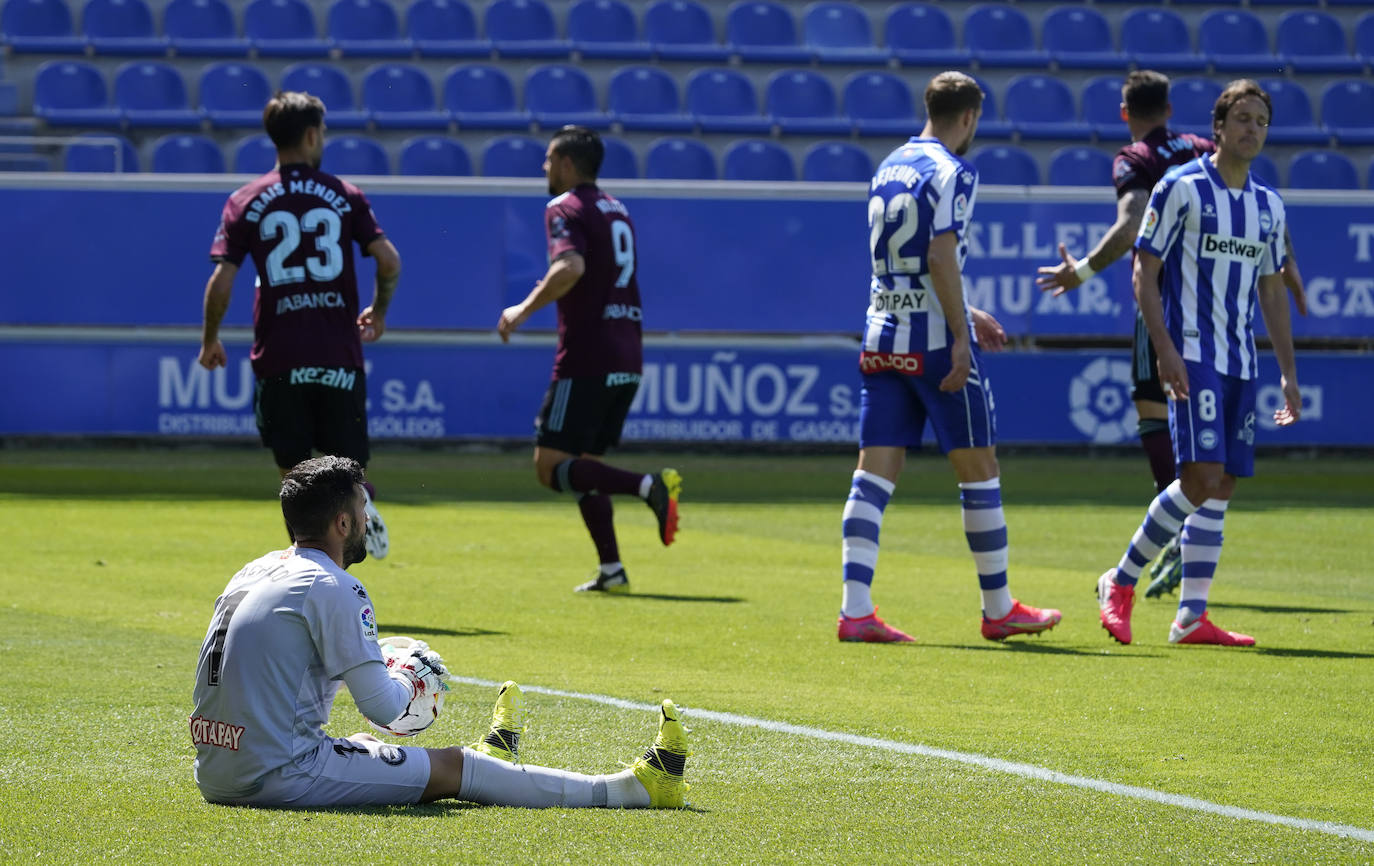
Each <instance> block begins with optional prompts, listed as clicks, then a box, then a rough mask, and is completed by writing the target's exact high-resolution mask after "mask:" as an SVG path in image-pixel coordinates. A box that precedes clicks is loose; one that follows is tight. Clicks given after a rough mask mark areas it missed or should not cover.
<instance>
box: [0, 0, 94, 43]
mask: <svg viewBox="0 0 1374 866" xmlns="http://www.w3.org/2000/svg"><path fill="white" fill-rule="evenodd" d="M73 30H74V28H73V26H72V10H71V9H70V8H68V6H67V4H66V2H65V0H5V8H4V10H3V11H0V33H3V34H4V39H3V41H4V42H7V43H8V44H9V46H10V49H11V50H13V51H15V52H28V53H31V54H82V53H84V52H85V50H86V38H85V37H84V36H77V35H75V34H74V32H73Z"/></svg>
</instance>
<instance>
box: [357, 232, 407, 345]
mask: <svg viewBox="0 0 1374 866" xmlns="http://www.w3.org/2000/svg"><path fill="white" fill-rule="evenodd" d="M366 252H367V254H368V255H369V256H372V257H373V258H374V259H376V260H377V280H376V286H375V288H374V289H373V295H372V304H371V305H370V306H368V307H367V309H365V310H363V311H362V312H361V313H359V314H358V332H359V336H360V337H361V338H362V341H363V342H364V343H375V342H376V341H377V340H379V339H381V337H382V334H383V333H385V332H386V312H387V310H389V309H390V308H391V298H392V296H393V295H395V294H396V284H397V283H399V282H400V281H401V254H400V253H398V252H397V251H396V247H395V246H394V245H393V244H392V243H391V241H389V240H387V239H386V238H377V239H376V240H375V241H373V242H372V243H370V244H368V245H367V250H366Z"/></svg>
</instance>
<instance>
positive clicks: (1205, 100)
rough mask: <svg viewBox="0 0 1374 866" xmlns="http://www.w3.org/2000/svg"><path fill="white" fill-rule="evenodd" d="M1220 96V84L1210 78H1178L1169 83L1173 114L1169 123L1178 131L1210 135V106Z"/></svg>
mask: <svg viewBox="0 0 1374 866" xmlns="http://www.w3.org/2000/svg"><path fill="white" fill-rule="evenodd" d="M1218 96H1221V85H1220V84H1217V83H1216V82H1215V81H1212V80H1211V79H1210V78H1178V79H1175V80H1174V81H1173V82H1172V83H1171V84H1170V85H1169V102H1170V104H1172V105H1173V108H1174V114H1173V117H1172V118H1170V120H1169V125H1170V126H1171V127H1173V128H1174V129H1177V130H1178V131H1180V132H1191V133H1193V134H1194V135H1203V136H1206V137H1207V138H1211V137H1212V106H1214V105H1216V102H1217V97H1218Z"/></svg>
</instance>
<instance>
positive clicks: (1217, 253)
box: [1202, 235, 1264, 262]
mask: <svg viewBox="0 0 1374 866" xmlns="http://www.w3.org/2000/svg"><path fill="white" fill-rule="evenodd" d="M1263 253H1264V244H1262V243H1259V242H1258V241H1247V240H1244V239H1243V238H1232V237H1221V236H1218V235H1203V236H1202V254H1203V255H1204V256H1206V257H1207V258H1209V259H1232V260H1234V261H1242V262H1252V261H1256V260H1258V259H1259V257H1260V256H1261V255H1263Z"/></svg>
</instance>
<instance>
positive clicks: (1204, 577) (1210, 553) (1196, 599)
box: [1178, 499, 1231, 626]
mask: <svg viewBox="0 0 1374 866" xmlns="http://www.w3.org/2000/svg"><path fill="white" fill-rule="evenodd" d="M1230 504H1231V501H1230V500H1229V499H1209V500H1207V501H1206V502H1204V503H1202V507H1201V508H1199V509H1198V510H1197V511H1195V512H1193V514H1191V515H1189V517H1188V519H1187V520H1185V521H1184V522H1183V545H1182V547H1181V548H1180V549H1181V550H1182V552H1183V583H1182V584H1181V585H1180V586H1179V589H1178V624H1179V625H1183V626H1186V625H1188V624H1189V623H1191V622H1193V621H1194V620H1196V619H1197V618H1198V617H1200V616H1202V614H1203V613H1204V612H1205V611H1206V610H1207V593H1208V592H1210V591H1211V589H1212V575H1213V574H1215V573H1216V570H1217V561H1218V560H1220V559H1221V529H1222V525H1223V524H1224V523H1225V522H1226V506H1228V505H1230Z"/></svg>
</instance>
